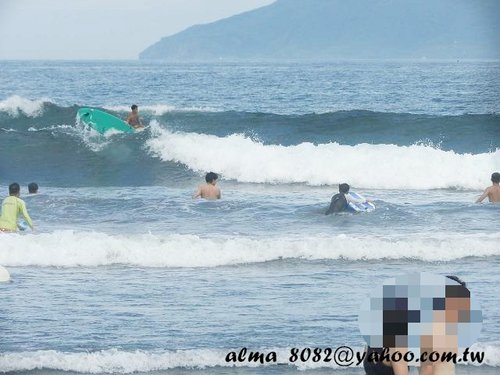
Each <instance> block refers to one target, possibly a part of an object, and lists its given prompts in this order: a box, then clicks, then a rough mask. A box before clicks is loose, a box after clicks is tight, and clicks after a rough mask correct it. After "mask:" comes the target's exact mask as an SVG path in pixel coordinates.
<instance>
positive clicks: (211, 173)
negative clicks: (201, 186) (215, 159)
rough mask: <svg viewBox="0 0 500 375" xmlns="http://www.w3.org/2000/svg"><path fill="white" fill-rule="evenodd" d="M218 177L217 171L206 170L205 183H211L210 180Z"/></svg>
mask: <svg viewBox="0 0 500 375" xmlns="http://www.w3.org/2000/svg"><path fill="white" fill-rule="evenodd" d="M218 178H219V176H218V175H217V173H214V172H208V173H207V175H206V176H205V181H206V182H207V183H211V182H213V181H215V180H217V179H218Z"/></svg>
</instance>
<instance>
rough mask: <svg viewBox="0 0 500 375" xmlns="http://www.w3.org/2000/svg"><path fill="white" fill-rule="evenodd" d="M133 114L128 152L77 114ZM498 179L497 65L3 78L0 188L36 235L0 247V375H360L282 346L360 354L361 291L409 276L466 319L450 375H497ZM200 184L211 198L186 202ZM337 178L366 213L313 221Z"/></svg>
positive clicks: (33, 65)
mask: <svg viewBox="0 0 500 375" xmlns="http://www.w3.org/2000/svg"><path fill="white" fill-rule="evenodd" d="M131 104H137V105H139V111H140V115H141V118H142V121H143V122H144V123H145V124H146V129H145V130H144V131H142V132H137V133H135V134H132V135H129V134H127V135H124V134H108V135H104V136H102V135H99V134H97V133H95V132H93V131H92V130H89V129H86V128H85V127H84V126H82V125H81V124H79V123H78V122H77V119H76V112H77V110H78V108H79V107H83V106H86V107H87V106H91V107H96V108H100V109H103V110H106V111H109V112H110V113H113V114H115V115H117V116H119V117H125V116H126V114H127V111H128V107H129V106H130V105H131ZM499 169H500V64H499V63H497V62H460V61H454V62H408V61H392V62H390V61H389V62H352V61H350V62H347V61H346V62H336V63H310V64H298V63H257V62H256V63H245V64H243V63H219V64H166V63H152V62H136V61H133V62H102V61H99V62H92V61H89V62H72V61H62V62H44V61H39V62H16V61H11V62H9V61H3V62H0V192H3V193H2V194H4V195H6V194H7V186H8V184H9V183H11V182H14V181H16V182H19V183H20V184H21V185H22V198H24V199H25V201H26V204H27V207H28V209H29V212H30V214H31V216H32V218H33V220H34V224H35V229H36V230H35V231H34V232H23V233H21V234H2V235H0V265H2V266H4V267H6V268H8V270H9V271H10V273H11V277H12V281H11V282H10V283H7V284H0V296H1V298H0V301H1V302H0V335H1V336H0V372H10V371H18V372H21V373H23V372H28V371H34V373H54V372H56V373H58V372H64V373H68V374H69V373H83V374H87V373H92V374H99V373H103V374H104V373H105V374H109V373H117V374H125V373H133V372H143V373H166V372H167V373H173V374H198V373H220V374H268V373H271V374H288V373H297V372H299V373H301V374H308V373H311V374H322V373H332V372H334V373H336V372H338V373H339V374H351V373H352V374H359V373H362V372H363V371H362V369H361V368H352V367H351V368H348V369H346V368H343V367H339V366H337V365H335V364H333V363H325V362H322V363H314V362H313V361H311V360H309V361H307V362H305V363H290V361H289V360H288V356H289V351H290V349H291V348H308V347H309V348H316V347H322V348H326V347H331V348H336V347H338V346H341V345H348V346H351V347H353V348H357V349H359V350H361V349H362V348H363V346H364V342H363V339H362V337H361V335H360V333H359V330H358V326H357V314H358V310H359V307H360V305H361V303H362V302H363V301H364V299H366V298H368V297H369V295H370V291H371V289H372V288H373V287H374V286H375V285H379V284H381V283H382V282H383V281H384V280H385V279H387V278H389V277H394V276H396V275H399V274H401V273H405V272H409V271H422V270H425V271H427V272H432V273H436V274H440V275H450V274H453V275H458V276H459V277H461V278H462V279H463V280H465V281H466V282H467V284H468V287H469V289H470V290H471V292H472V293H473V295H474V296H475V297H476V298H477V299H478V301H479V302H480V304H481V306H482V309H483V314H484V325H483V331H482V334H481V336H480V339H479V342H478V343H477V344H476V345H474V346H473V349H474V350H476V351H485V363H483V365H481V366H479V367H478V366H473V365H472V364H469V365H466V366H463V365H461V366H459V367H458V371H459V373H471V374H472V373H483V374H495V373H497V372H498V371H500V370H499V369H498V368H499V367H500V361H499V358H500V323H499V322H500V313H499V306H500V297H499V295H500V293H499V292H498V290H499V289H498V288H499V285H500V273H499V270H500V247H499V246H498V243H499V240H500V231H499V230H500V221H499V214H500V207H499V206H498V205H492V204H481V205H479V204H474V201H475V200H476V199H477V197H478V196H479V195H480V194H481V192H482V191H483V189H484V188H485V187H487V186H488V185H489V184H490V181H489V177H490V175H491V173H492V172H494V171H499ZM208 171H214V172H217V173H219V174H220V180H219V182H218V184H219V186H220V187H221V189H222V198H223V199H222V200H220V201H217V202H206V201H199V200H192V199H191V195H192V193H193V192H194V190H195V189H196V187H197V185H198V184H200V183H202V182H203V177H204V174H205V173H206V172H208ZM32 181H35V182H37V183H38V184H39V185H40V192H39V194H37V195H31V196H28V195H27V184H28V183H29V182H32ZM342 182H347V183H349V184H350V185H351V186H352V187H351V188H352V189H353V190H354V191H356V192H358V193H360V194H363V195H364V196H366V197H368V198H370V199H372V200H373V201H374V202H375V204H376V206H377V209H376V210H375V211H373V212H371V213H366V214H341V215H332V216H325V215H324V212H325V210H326V208H327V206H328V203H329V200H330V198H331V196H332V195H333V194H335V193H336V192H337V189H338V184H339V183H342ZM243 347H245V348H248V350H254V351H261V352H269V351H275V352H276V353H277V354H278V359H279V361H278V362H280V363H281V364H280V365H276V364H260V363H259V364H256V363H236V364H235V363H227V362H226V361H225V357H226V354H227V353H229V352H230V351H239V350H240V349H241V348H243Z"/></svg>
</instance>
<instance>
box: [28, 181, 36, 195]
mask: <svg viewBox="0 0 500 375" xmlns="http://www.w3.org/2000/svg"><path fill="white" fill-rule="evenodd" d="M28 191H29V192H30V193H31V194H34V193H36V192H38V184H37V183H36V182H32V183H30V184H29V185H28Z"/></svg>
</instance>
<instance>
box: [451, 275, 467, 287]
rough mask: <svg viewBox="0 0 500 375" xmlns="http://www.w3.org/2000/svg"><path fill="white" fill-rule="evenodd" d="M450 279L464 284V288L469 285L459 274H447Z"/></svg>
mask: <svg viewBox="0 0 500 375" xmlns="http://www.w3.org/2000/svg"><path fill="white" fill-rule="evenodd" d="M446 277H447V278H448V279H451V280H453V281H456V282H457V283H459V284H460V285H462V286H463V287H464V288H466V287H467V284H466V282H465V281H463V280H461V279H460V278H459V277H458V276H454V275H448V276H446Z"/></svg>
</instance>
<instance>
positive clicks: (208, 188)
mask: <svg viewBox="0 0 500 375" xmlns="http://www.w3.org/2000/svg"><path fill="white" fill-rule="evenodd" d="M218 178H219V176H218V175H217V173H214V172H208V173H207V174H206V176H205V181H206V184H204V185H200V186H199V187H198V190H197V191H196V193H194V195H193V199H194V198H198V197H200V198H204V199H209V200H215V199H220V198H221V191H220V189H219V187H218V186H216V184H217V179H218Z"/></svg>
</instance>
